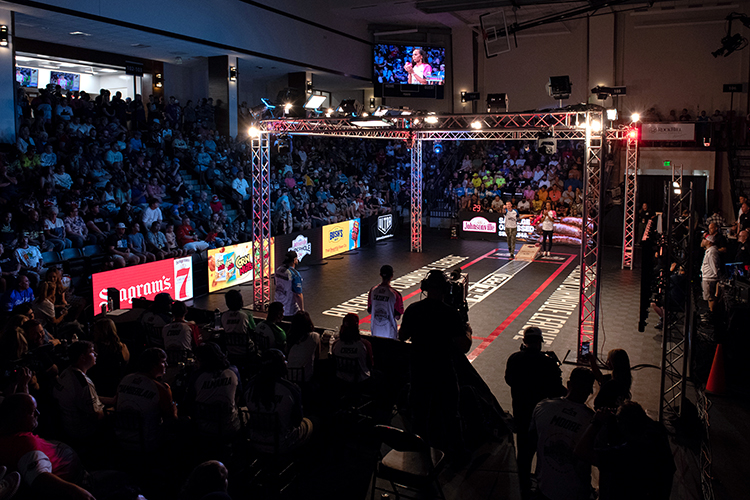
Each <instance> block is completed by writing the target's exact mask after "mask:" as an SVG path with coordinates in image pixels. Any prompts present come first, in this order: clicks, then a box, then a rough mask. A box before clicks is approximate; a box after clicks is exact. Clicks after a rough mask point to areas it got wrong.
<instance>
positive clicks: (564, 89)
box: [549, 75, 573, 100]
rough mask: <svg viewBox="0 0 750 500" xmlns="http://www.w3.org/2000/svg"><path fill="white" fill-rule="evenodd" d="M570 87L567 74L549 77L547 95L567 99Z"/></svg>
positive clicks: (571, 85)
mask: <svg viewBox="0 0 750 500" xmlns="http://www.w3.org/2000/svg"><path fill="white" fill-rule="evenodd" d="M572 87H573V84H572V83H570V77H569V76H568V75H564V76H550V77H549V95H550V96H552V97H553V98H555V99H557V100H562V99H568V98H569V97H570V92H571V89H572Z"/></svg>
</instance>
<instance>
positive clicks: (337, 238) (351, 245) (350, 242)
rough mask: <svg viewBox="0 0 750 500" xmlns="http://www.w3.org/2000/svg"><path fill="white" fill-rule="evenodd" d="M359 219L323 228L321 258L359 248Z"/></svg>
mask: <svg viewBox="0 0 750 500" xmlns="http://www.w3.org/2000/svg"><path fill="white" fill-rule="evenodd" d="M359 224H360V221H359V219H352V220H348V221H344V222H337V223H336V224H329V225H327V226H323V258H326V257H331V256H333V255H337V254H340V253H344V252H348V251H349V250H354V249H355V248H359V242H360V240H359Z"/></svg>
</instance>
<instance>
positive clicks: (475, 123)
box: [471, 120, 482, 130]
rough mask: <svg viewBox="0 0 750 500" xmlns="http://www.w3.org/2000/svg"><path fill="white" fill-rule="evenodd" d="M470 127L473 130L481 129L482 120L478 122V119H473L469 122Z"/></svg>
mask: <svg viewBox="0 0 750 500" xmlns="http://www.w3.org/2000/svg"><path fill="white" fill-rule="evenodd" d="M471 128H473V129H474V130H481V129H482V122H480V121H479V120H474V121H473V122H471Z"/></svg>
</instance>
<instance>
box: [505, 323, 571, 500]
mask: <svg viewBox="0 0 750 500" xmlns="http://www.w3.org/2000/svg"><path fill="white" fill-rule="evenodd" d="M542 344H544V339H543V338H542V330H541V329H540V328H539V327H536V326H530V327H528V328H527V329H526V330H524V332H523V344H521V350H520V351H518V352H514V353H513V354H511V355H510V357H509V358H508V362H507V364H506V366H505V382H506V383H507V384H508V385H509V386H510V395H511V398H512V399H513V423H514V424H515V427H516V429H515V431H516V439H517V448H518V449H517V459H516V460H517V462H518V479H519V481H520V482H521V494H522V496H523V497H524V498H528V496H529V495H530V492H531V460H532V458H533V456H534V446H533V443H531V441H530V438H529V425H530V424H531V416H532V413H533V412H534V407H536V405H537V403H539V402H540V401H542V400H544V399H549V398H555V397H560V396H564V395H565V394H566V392H567V391H566V390H565V387H564V386H563V383H562V372H561V371H560V366H558V364H557V361H556V360H555V359H553V358H552V357H550V356H548V355H547V354H546V353H544V352H542Z"/></svg>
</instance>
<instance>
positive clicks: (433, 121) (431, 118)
mask: <svg viewBox="0 0 750 500" xmlns="http://www.w3.org/2000/svg"><path fill="white" fill-rule="evenodd" d="M424 122H425V123H429V124H430V125H434V124H436V123H437V122H438V117H437V116H428V117H426V118H425V119H424Z"/></svg>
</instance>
